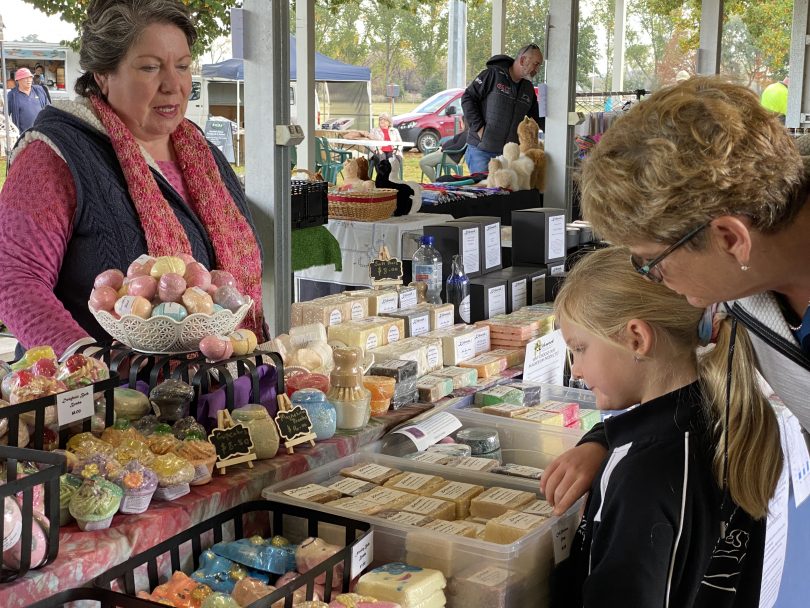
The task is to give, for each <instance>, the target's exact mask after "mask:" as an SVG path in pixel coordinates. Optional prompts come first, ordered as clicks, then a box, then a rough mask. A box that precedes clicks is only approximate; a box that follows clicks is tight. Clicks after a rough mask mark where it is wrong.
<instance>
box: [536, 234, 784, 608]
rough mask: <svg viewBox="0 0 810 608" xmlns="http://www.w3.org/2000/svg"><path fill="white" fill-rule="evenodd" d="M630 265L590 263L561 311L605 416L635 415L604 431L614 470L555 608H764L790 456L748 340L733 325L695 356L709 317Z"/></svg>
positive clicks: (617, 254) (580, 270)
mask: <svg viewBox="0 0 810 608" xmlns="http://www.w3.org/2000/svg"><path fill="white" fill-rule="evenodd" d="M629 256H630V252H629V251H628V250H626V249H623V248H617V247H612V248H608V249H604V250H601V251H597V252H594V253H592V254H589V255H588V256H586V257H585V258H583V259H582V260H581V261H580V262H579V263H578V264H577V265H576V266H575V267H574V269H573V271H572V272H571V274H570V275H569V277H568V278H567V279H566V282H565V284H564V285H563V288H562V289H561V291H560V293H559V295H558V297H557V300H556V306H555V308H556V312H557V316H558V320H559V323H560V327H561V329H562V333H563V336H564V338H565V340H566V343H567V344H568V347H569V349H570V350H571V351H572V353H573V361H572V368H571V370H572V375H574V376H576V377H578V378H582V379H583V380H584V382H585V383H586V385H587V386H588V387H589V388H591V390H593V392H594V393H595V395H596V400H597V401H596V402H597V407H598V408H600V409H606V410H624V409H627V408H630V407H631V406H633V405H636V404H640V405H639V406H638V407H636V408H633V409H631V410H630V411H628V412H626V413H623V414H621V415H618V416H614V417H612V418H609V419H608V420H607V421H606V422H605V425H604V431H603V432H604V437H605V438H606V440H607V448H608V455H607V460H606V462H605V465H604V466H603V468H602V470H601V471H600V473H599V474H598V475H597V477H596V479H595V480H594V483H593V485H592V486H591V493H590V496H589V499H588V503H587V506H586V509H585V516H584V518H583V521H582V524H581V525H580V528H579V530H578V531H577V535H576V538H575V541H574V543H573V544H572V553H571V557H570V558H569V560H568V562H567V563H566V564H565V565H564V566H563V567H562V568H561V569H560V572H559V577H560V578H561V579H562V580H563V581H565V584H564V586H563V588H564V589H567V592H566V593H563V594H562V598H563V600H562V601H561V602H559V603H560V605H570V606H577V607H579V606H599V607H600V608H608V607H610V606H622V607H623V608H626V607H628V606H639V607H642V606H643V607H654V606H712V607H723V606H735V607H736V606H748V605H751V606H756V605H758V599H759V583H760V580H761V570H762V556H763V549H764V518H765V516H766V514H767V509H768V501H769V499H770V497H771V496H772V495H773V493H774V490H775V487H776V483H777V479H778V477H779V473H780V471H781V466H782V458H781V454H782V453H781V450H780V443H779V431H778V426H777V422H776V419H775V416H774V414H773V411H772V409H771V407H770V405H769V404H768V402H767V400H766V399H765V398H764V396H763V395H762V394H761V393H760V391H759V389H758V385H757V382H756V378H755V372H754V367H753V355H752V349H751V344H750V341H749V339H748V336H747V335H746V333H745V332H744V330H743V329H742V328H737V327H736V326H733V322H732V321H731V320H729V319H726V320H723V321H721V322H720V323H719V326H718V327H717V328H716V345H715V346H714V348H713V349H710V350H708V352H706V353H705V354H698V327H699V324H700V321H701V317H702V315H703V311H702V310H701V309H697V308H694V307H692V306H690V305H689V303H688V302H687V301H686V299H685V298H684V297H682V296H680V295H678V294H676V293H674V292H673V291H670V290H669V289H667V288H666V286H664V285H662V284H656V283H653V282H650V281H648V280H646V279H644V278H643V277H642V276H641V275H639V274H638V273H637V272H636V271H635V270H634V269H633V266H632V265H631V264H630V263H628V259H629ZM730 347H733V349H731V350H732V352H733V357H732V356H730V354H729V352H730ZM729 359H731V373H730V374H728V373H727V372H728V361H729ZM729 379H730V393H729V394H728V396H727V389H728V387H729V385H728V382H727V380H729ZM727 429H728V433H727V435H726V430H727ZM557 468H558V465H557V463H554V464H552V466H551V467H549V469H547V471H546V477H545V478H544V482H546V481H547V479H548V476H549V475H551V476H553V475H554V474H555V469H557ZM564 468H565V467H562V468H561V470H563V469H564ZM572 592H573V593H572Z"/></svg>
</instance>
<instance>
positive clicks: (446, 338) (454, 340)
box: [427, 327, 475, 365]
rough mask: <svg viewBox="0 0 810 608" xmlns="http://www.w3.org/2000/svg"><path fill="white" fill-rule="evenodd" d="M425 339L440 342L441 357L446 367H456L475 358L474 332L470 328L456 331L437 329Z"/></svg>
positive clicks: (452, 329)
mask: <svg viewBox="0 0 810 608" xmlns="http://www.w3.org/2000/svg"><path fill="white" fill-rule="evenodd" d="M427 337H429V338H438V339H439V340H441V341H442V356H443V358H444V362H445V364H447V365H458V364H459V363H461V362H462V361H467V360H469V359H472V358H473V357H475V331H474V330H473V329H472V328H471V329H468V330H465V331H458V330H456V329H455V328H452V327H451V328H449V329H439V330H436V331H432V332H430V333H429V334H428V335H427Z"/></svg>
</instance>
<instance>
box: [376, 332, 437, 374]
mask: <svg viewBox="0 0 810 608" xmlns="http://www.w3.org/2000/svg"><path fill="white" fill-rule="evenodd" d="M427 351H428V347H427V345H426V344H424V343H423V342H421V341H420V340H419V339H418V338H406V339H405V340H400V341H399V342H397V343H396V344H389V345H388V346H383V347H380V348H378V349H377V350H376V351H374V359H375V361H388V360H389V359H404V360H408V361H416V370H417V371H416V375H417V377H422V376H424V375H425V374H427V373H428V370H429V369H430V368H429V366H428V353H427Z"/></svg>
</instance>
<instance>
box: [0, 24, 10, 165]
mask: <svg viewBox="0 0 810 608" xmlns="http://www.w3.org/2000/svg"><path fill="white" fill-rule="evenodd" d="M2 23H3V18H2V17H0V63H1V64H2V69H3V118H4V119H5V121H6V122H5V125H6V173H8V159H9V157H10V156H11V136H10V135H9V132H8V130H9V129H8V128H9V125H10V124H11V119H10V118H9V116H8V89H6V80H8V75H7V74H6V54H5V52H4V49H3V30H4V29H5V28H4V27H2Z"/></svg>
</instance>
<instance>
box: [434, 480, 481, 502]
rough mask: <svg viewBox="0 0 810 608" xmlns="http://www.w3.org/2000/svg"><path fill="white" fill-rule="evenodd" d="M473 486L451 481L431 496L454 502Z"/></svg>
mask: <svg viewBox="0 0 810 608" xmlns="http://www.w3.org/2000/svg"><path fill="white" fill-rule="evenodd" d="M474 487H475V486H474V485H472V484H470V483H463V482H461V481H451V482H450V483H448V484H447V485H446V486H444V487H443V488H442V489H441V490H437V491H436V492H434V493H433V494H431V496H436V497H437V498H447V499H448V500H455V499H457V498H460V497H461V496H464V494H466V493H467V492H469V491H470V490H472V489H473V488H474Z"/></svg>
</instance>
